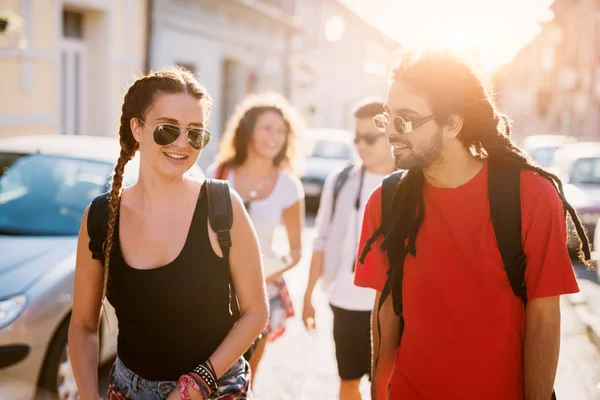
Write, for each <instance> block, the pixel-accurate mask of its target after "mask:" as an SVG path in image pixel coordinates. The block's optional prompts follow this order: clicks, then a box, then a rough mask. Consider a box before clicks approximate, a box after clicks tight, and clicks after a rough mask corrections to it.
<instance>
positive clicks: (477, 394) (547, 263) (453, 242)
mask: <svg viewBox="0 0 600 400" xmlns="http://www.w3.org/2000/svg"><path fill="white" fill-rule="evenodd" d="M423 195H424V200H425V220H424V221H423V224H422V225H421V228H420V230H419V234H418V236H417V242H416V246H417V256H416V257H412V256H410V255H409V256H407V258H406V261H405V270H404V280H403V284H402V288H403V308H404V319H405V322H406V325H405V330H404V334H403V337H402V342H401V346H399V347H398V349H397V351H396V358H395V368H394V372H393V374H392V378H391V385H390V389H389V398H390V399H402V400H417V399H418V400H423V399H427V400H432V399H461V400H469V399H477V400H481V399H498V400H500V399H501V400H513V399H514V400H522V399H523V397H524V392H523V337H524V307H523V303H522V300H521V298H519V297H517V296H516V295H515V294H514V293H513V291H512V289H511V287H510V283H509V281H508V277H507V275H506V272H505V271H504V265H503V263H502V257H501V255H500V252H499V250H498V247H497V245H496V237H495V233H494V228H493V226H492V221H491V219H490V210H489V201H488V190H487V164H485V165H484V167H483V168H482V169H481V171H480V172H479V173H478V174H477V176H475V177H474V178H473V179H472V180H471V181H469V182H467V183H466V184H464V185H462V186H460V187H458V188H456V189H444V188H436V187H433V186H431V185H429V184H425V187H424V190H423ZM521 215H522V237H523V248H524V251H525V254H526V256H527V269H526V272H525V281H526V285H527V295H528V299H529V300H530V301H531V300H533V299H536V298H540V297H548V296H557V295H561V294H566V293H575V292H577V291H579V288H578V286H577V281H576V279H575V275H574V271H573V267H572V266H571V262H570V259H569V255H568V252H567V249H566V245H565V243H566V224H565V218H564V214H563V208H562V203H561V201H560V199H559V197H558V194H557V192H556V190H555V189H554V187H553V185H552V184H551V183H550V182H548V181H547V180H546V179H545V178H543V177H540V176H539V175H537V174H535V173H533V172H530V171H523V172H522V173H521ZM380 224H381V187H378V188H377V189H375V191H374V192H373V193H372V194H371V197H370V199H369V200H368V202H367V205H366V210H365V215H364V220H363V227H362V232H361V238H360V245H359V250H358V251H359V254H360V252H361V251H362V249H363V247H364V245H365V242H366V241H367V239H368V238H369V237H370V236H371V234H372V233H373V232H374V230H375V229H377V227H379V226H380ZM381 240H382V238H381V237H380V238H379V240H378V241H377V242H375V243H374V244H373V246H372V248H371V251H370V252H369V253H368V255H367V257H366V259H365V263H364V265H361V264H357V266H356V275H355V284H356V285H358V286H362V287H370V288H373V289H376V290H378V291H380V292H381V291H382V289H383V286H384V284H385V281H386V279H387V275H386V272H387V271H388V269H389V262H388V258H387V255H386V254H385V253H382V252H381V251H380V250H379V246H380V245H381Z"/></svg>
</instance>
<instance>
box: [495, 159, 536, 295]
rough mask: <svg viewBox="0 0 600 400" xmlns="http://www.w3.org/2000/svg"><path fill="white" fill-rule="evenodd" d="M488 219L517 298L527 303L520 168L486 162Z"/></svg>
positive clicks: (498, 162) (496, 162) (496, 161)
mask: <svg viewBox="0 0 600 400" xmlns="http://www.w3.org/2000/svg"><path fill="white" fill-rule="evenodd" d="M488 196H489V203H490V217H491V219H492V225H493V226H494V232H495V233H496V241H497V242H498V249H499V250H500V254H501V255H502V261H503V262H504V269H505V270H506V275H507V276H508V280H509V282H510V286H511V288H512V290H513V292H514V293H515V295H516V296H518V297H521V298H522V299H523V303H525V304H526V303H527V290H526V288H525V267H526V257H525V253H524V251H523V243H522V239H521V169H520V168H515V167H510V166H507V165H505V163H502V162H500V161H498V160H494V159H489V160H488Z"/></svg>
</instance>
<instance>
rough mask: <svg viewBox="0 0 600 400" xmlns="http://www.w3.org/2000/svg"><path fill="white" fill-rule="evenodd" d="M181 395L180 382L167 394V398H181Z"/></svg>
mask: <svg viewBox="0 0 600 400" xmlns="http://www.w3.org/2000/svg"><path fill="white" fill-rule="evenodd" d="M180 399H181V396H180V395H179V384H177V386H175V389H173V390H171V393H169V395H168V396H167V400H180Z"/></svg>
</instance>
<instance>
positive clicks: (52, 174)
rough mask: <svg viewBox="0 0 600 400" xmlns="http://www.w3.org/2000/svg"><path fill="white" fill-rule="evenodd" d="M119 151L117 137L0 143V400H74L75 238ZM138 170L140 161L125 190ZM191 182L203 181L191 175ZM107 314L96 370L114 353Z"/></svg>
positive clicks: (132, 165) (128, 171)
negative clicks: (70, 346)
mask: <svg viewBox="0 0 600 400" xmlns="http://www.w3.org/2000/svg"><path fill="white" fill-rule="evenodd" d="M119 151H120V148H119V141H118V139H117V138H115V137H93V136H65V135H43V136H21V137H12V138H3V139H0V255H1V257H0V400H5V399H6V400H8V399H10V400H21V399H23V400H25V399H27V400H30V399H33V398H34V397H35V396H36V394H43V393H46V392H50V393H56V394H57V395H58V398H59V399H61V400H62V399H77V398H78V394H77V387H76V385H75V380H74V377H73V372H72V369H71V364H70V361H69V355H68V352H67V331H68V325H69V318H70V314H71V309H72V302H73V279H74V272H75V253H76V247H77V235H78V233H79V227H80V225H81V218H82V215H83V212H84V211H85V209H86V207H87V206H88V204H89V203H90V202H91V201H92V200H93V199H94V198H95V197H96V196H98V195H99V194H101V193H103V192H105V191H107V190H108V189H109V178H110V175H111V173H112V171H113V168H114V164H115V162H116V160H117V158H118V156H119ZM138 169H139V158H138V157H137V156H136V157H135V158H134V159H133V160H132V161H130V162H129V163H128V164H127V166H126V168H125V175H124V186H127V185H130V184H132V183H133V182H135V180H136V179H137V173H138ZM189 174H190V175H191V176H192V177H194V179H199V180H200V179H204V174H203V173H202V171H201V170H200V168H199V167H198V166H197V165H196V166H194V168H192V169H191V170H190V172H189ZM107 304H108V303H107ZM107 314H108V316H109V324H106V321H105V320H104V318H102V319H101V326H100V363H105V362H107V361H109V360H111V359H112V358H113V357H114V356H115V354H116V349H117V322H116V317H115V313H114V309H113V308H112V307H110V305H109V306H108V307H107ZM109 325H110V329H109Z"/></svg>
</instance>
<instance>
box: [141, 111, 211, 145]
mask: <svg viewBox="0 0 600 400" xmlns="http://www.w3.org/2000/svg"><path fill="white" fill-rule="evenodd" d="M138 121H140V122H141V123H142V124H144V125H145V126H146V127H148V128H149V129H150V130H152V134H153V136H154V141H155V142H156V144H158V145H160V146H167V145H170V144H171V143H173V142H175V141H176V140H177V138H179V135H181V133H182V132H185V134H186V135H187V140H188V143H189V144H190V146H192V147H193V148H194V149H196V150H200V149H203V148H204V147H206V145H207V144H208V142H209V141H210V132H209V131H207V130H206V129H204V128H189V129H186V128H184V127H181V126H178V125H174V124H157V125H155V126H154V128H151V127H150V126H148V124H146V122H144V120H142V119H141V118H138Z"/></svg>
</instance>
